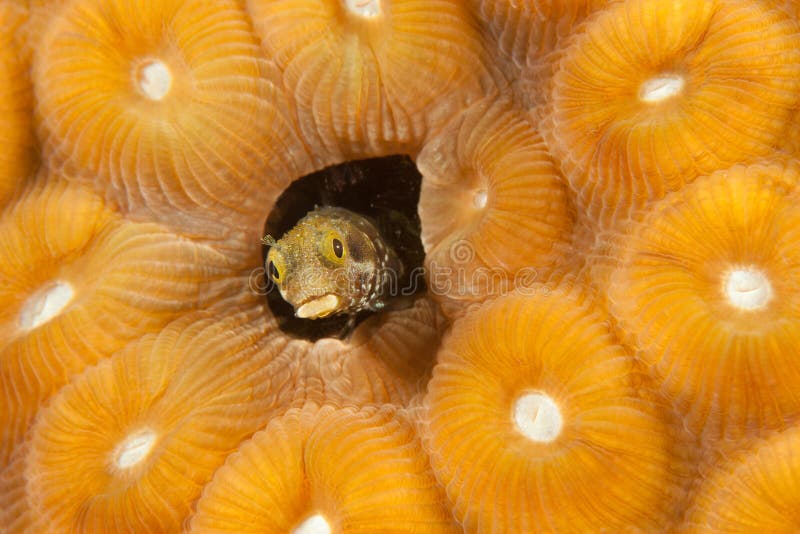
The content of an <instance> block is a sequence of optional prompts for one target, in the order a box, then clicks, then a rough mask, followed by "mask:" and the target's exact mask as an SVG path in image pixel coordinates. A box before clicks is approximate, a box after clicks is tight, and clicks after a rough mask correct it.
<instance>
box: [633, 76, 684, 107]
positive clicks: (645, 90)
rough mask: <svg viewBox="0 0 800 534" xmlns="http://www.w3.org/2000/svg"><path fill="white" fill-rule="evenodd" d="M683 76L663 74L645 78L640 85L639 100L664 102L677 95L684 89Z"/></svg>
mask: <svg viewBox="0 0 800 534" xmlns="http://www.w3.org/2000/svg"><path fill="white" fill-rule="evenodd" d="M684 84H685V82H684V80H683V76H679V75H677V74H663V75H661V76H656V77H655V78H650V79H649V80H645V82H644V83H642V85H641V86H640V87H639V100H641V101H642V102H647V103H656V102H663V101H664V100H667V99H670V98H672V97H674V96H677V95H679V94H680V93H681V91H683V86H684Z"/></svg>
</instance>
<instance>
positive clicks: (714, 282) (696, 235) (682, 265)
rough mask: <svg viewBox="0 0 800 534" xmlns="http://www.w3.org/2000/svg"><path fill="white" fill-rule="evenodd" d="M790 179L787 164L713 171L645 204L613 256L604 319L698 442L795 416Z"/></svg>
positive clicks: (792, 170) (798, 252) (795, 221)
mask: <svg viewBox="0 0 800 534" xmlns="http://www.w3.org/2000/svg"><path fill="white" fill-rule="evenodd" d="M798 180H800V167H798V165H797V164H796V163H792V164H788V165H784V164H781V163H774V164H769V165H768V164H761V165H753V166H750V167H745V166H735V167H733V168H731V169H729V170H726V171H719V172H716V173H714V174H712V175H711V176H709V177H704V178H702V179H699V180H697V181H696V182H695V183H693V184H691V185H689V186H686V187H685V188H684V189H682V190H681V191H679V192H676V193H673V194H671V195H669V196H668V197H667V198H665V199H663V200H661V201H659V202H657V203H654V204H653V205H652V206H651V207H650V209H649V210H648V212H647V213H646V214H645V215H644V216H643V217H642V220H641V221H639V222H637V223H636V224H635V225H634V227H633V228H631V229H630V230H629V232H628V233H627V234H626V235H623V236H621V237H620V239H619V242H618V243H617V244H616V245H615V247H614V248H613V249H612V251H611V254H612V255H613V256H614V258H615V259H616V261H617V262H618V266H617V268H616V269H615V270H614V271H613V272H612V273H611V275H610V280H608V281H607V282H604V281H602V280H600V283H601V284H602V285H604V286H605V285H606V284H607V291H608V297H609V300H610V306H611V309H612V312H613V313H614V314H615V315H616V316H617V317H618V318H619V319H620V321H621V327H622V329H623V330H624V331H626V332H627V333H629V334H630V335H631V336H632V338H633V340H632V343H634V344H635V346H636V347H637V348H638V349H639V350H640V352H641V357H642V358H643V360H644V361H645V362H646V363H647V364H648V365H649V366H650V368H651V370H652V372H653V373H654V374H655V375H656V376H657V378H658V379H659V380H660V381H661V382H662V383H663V388H664V390H665V391H666V392H667V393H668V394H669V395H670V396H671V397H672V398H673V399H674V400H675V402H676V404H677V406H678V408H679V409H680V411H681V412H682V413H683V414H685V415H686V416H687V424H688V425H689V427H690V428H691V429H692V430H694V431H695V432H697V433H703V434H707V435H709V436H714V435H725V436H728V437H738V436H740V435H743V434H748V433H753V432H758V431H760V430H763V429H767V428H775V427H779V426H782V425H783V424H784V422H785V420H786V417H787V416H791V415H797V414H800V396H798V393H797V392H798V386H800V365H798V364H797V347H798V346H800V312H798V310H800V246H799V245H800V233H798V231H800V191H798ZM687 327H688V328H687Z"/></svg>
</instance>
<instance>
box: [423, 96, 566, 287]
mask: <svg viewBox="0 0 800 534" xmlns="http://www.w3.org/2000/svg"><path fill="white" fill-rule="evenodd" d="M417 165H418V166H419V168H420V171H421V172H422V174H423V177H424V180H423V183H422V191H421V193H420V202H419V213H420V219H421V222H422V242H423V245H424V246H425V251H426V253H427V256H426V259H425V261H426V267H427V270H428V284H429V287H430V289H431V293H432V294H433V295H435V296H437V297H438V298H439V299H440V300H448V299H451V300H454V301H465V300H466V301H481V300H485V299H486V298H489V297H490V296H496V295H497V294H499V293H501V292H503V291H504V290H506V289H508V288H509V287H513V285H514V284H516V283H521V284H530V283H532V282H533V281H534V280H535V281H537V282H541V281H543V280H545V279H546V278H547V276H548V275H549V273H550V272H552V270H553V267H554V265H555V264H556V263H557V262H558V261H559V260H561V259H563V256H564V255H565V248H566V247H565V245H566V244H567V242H568V241H569V239H570V233H571V231H572V222H573V218H574V214H573V212H572V207H571V205H570V201H569V198H568V193H567V190H566V185H565V184H564V182H563V180H562V178H561V175H560V174H559V173H558V171H557V170H556V167H555V165H554V164H553V161H552V160H551V158H550V154H549V152H548V151H547V148H546V146H545V145H544V142H543V141H542V139H541V137H540V136H539V134H538V133H537V132H536V131H535V130H534V129H533V128H532V127H531V126H530V125H529V124H528V123H527V122H526V121H525V120H524V119H523V118H521V117H520V115H519V113H518V112H516V111H515V110H514V108H513V107H512V106H511V105H510V103H509V102H508V101H503V100H501V101H483V102H481V103H479V104H477V105H475V106H473V107H471V108H469V109H468V110H466V111H465V112H464V113H463V114H461V115H460V116H459V117H458V119H457V120H456V121H454V122H452V123H451V124H450V125H448V127H447V128H446V129H445V130H443V131H442V132H441V133H440V134H439V135H438V136H437V137H435V138H433V139H431V140H430V141H429V142H428V143H427V144H426V145H425V147H424V148H423V150H422V152H421V153H420V155H419V158H418V160H417Z"/></svg>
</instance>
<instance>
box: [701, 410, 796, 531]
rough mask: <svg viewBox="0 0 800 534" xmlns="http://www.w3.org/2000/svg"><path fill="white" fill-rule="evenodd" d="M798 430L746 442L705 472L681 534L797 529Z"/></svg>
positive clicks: (793, 429)
mask: <svg viewBox="0 0 800 534" xmlns="http://www.w3.org/2000/svg"><path fill="white" fill-rule="evenodd" d="M798 446H800V428H798V427H796V426H795V427H793V428H791V429H789V430H786V431H784V432H779V433H776V434H774V435H772V436H770V437H769V438H768V439H765V440H763V441H759V442H756V443H754V444H750V446H749V447H746V448H745V449H744V450H743V451H740V452H738V453H735V454H733V455H731V456H732V457H730V458H727V459H725V460H723V461H720V462H718V463H717V464H716V465H714V466H713V467H711V468H710V469H709V472H708V474H707V477H706V480H705V481H703V483H702V484H701V486H700V488H699V490H698V492H697V495H696V496H695V497H694V498H693V499H692V506H691V508H690V509H689V511H688V512H687V514H686V516H687V528H686V529H685V532H691V533H696V532H756V531H761V532H796V531H797V530H798V529H800V516H799V515H798V513H797V511H798V509H800V459H798V457H797V448H798Z"/></svg>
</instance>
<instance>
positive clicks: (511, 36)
mask: <svg viewBox="0 0 800 534" xmlns="http://www.w3.org/2000/svg"><path fill="white" fill-rule="evenodd" d="M608 3H609V0H569V1H566V2H565V1H560V0H555V1H554V0H545V1H542V0H519V1H514V2H509V1H508V0H471V1H470V2H469V4H470V5H471V7H472V9H473V10H474V11H475V12H476V13H477V14H478V18H479V20H480V22H481V23H482V24H483V25H484V26H485V27H486V30H487V32H488V34H489V36H490V37H489V39H490V41H491V43H492V44H493V45H494V46H496V47H497V49H498V51H499V52H500V54H501V55H502V56H504V57H506V58H508V59H509V60H510V61H511V65H510V67H511V68H510V73H509V74H510V76H511V77H512V78H520V80H521V82H522V83H521V87H520V89H521V92H522V98H523V99H524V100H525V101H526V103H527V104H528V105H530V106H536V105H539V104H541V103H542V100H543V95H544V94H545V91H543V90H542V87H546V84H547V82H548V78H549V76H550V74H551V72H550V67H551V62H550V61H549V60H548V54H550V53H551V52H553V50H554V49H556V48H557V47H558V46H559V44H560V43H562V42H563V40H564V39H565V38H566V37H568V36H569V35H571V34H572V33H573V32H574V30H575V27H576V26H577V25H578V23H580V22H581V21H582V20H583V19H584V18H585V17H586V16H587V15H589V14H590V13H593V12H594V11H597V10H599V9H600V8H602V7H604V6H606V5H607V4H608Z"/></svg>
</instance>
